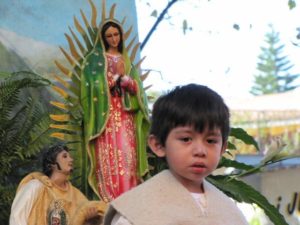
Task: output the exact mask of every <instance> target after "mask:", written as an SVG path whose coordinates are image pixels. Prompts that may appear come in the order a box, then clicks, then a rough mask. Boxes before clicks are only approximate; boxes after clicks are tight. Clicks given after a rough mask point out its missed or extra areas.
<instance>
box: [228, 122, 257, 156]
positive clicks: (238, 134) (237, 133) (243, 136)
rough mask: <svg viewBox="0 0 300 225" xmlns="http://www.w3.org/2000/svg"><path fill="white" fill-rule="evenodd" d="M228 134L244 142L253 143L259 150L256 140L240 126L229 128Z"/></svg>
mask: <svg viewBox="0 0 300 225" xmlns="http://www.w3.org/2000/svg"><path fill="white" fill-rule="evenodd" d="M230 136H232V137H235V138H237V139H239V140H241V141H243V142H244V143H245V144H248V145H254V147H255V148H256V150H257V151H258V150H259V147H258V144H257V142H256V141H255V140H254V138H253V137H252V136H250V135H249V134H248V133H247V132H246V131H245V130H243V129H242V128H233V127H232V128H231V131H230Z"/></svg>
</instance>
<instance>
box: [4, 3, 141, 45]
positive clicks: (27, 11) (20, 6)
mask: <svg viewBox="0 0 300 225" xmlns="http://www.w3.org/2000/svg"><path fill="white" fill-rule="evenodd" d="M117 1H118V0H117ZM129 1H132V2H134V0H129ZM93 2H94V4H95V5H96V7H97V10H98V21H99V17H100V14H101V10H100V6H101V2H102V0H93ZM106 2H107V4H106V8H107V9H109V8H110V7H111V5H112V2H111V1H109V0H106ZM126 3H127V2H126V1H118V4H117V5H118V6H117V7H116V13H115V15H116V16H117V17H118V19H119V20H122V19H123V17H124V16H125V15H126V16H127V23H128V24H132V23H135V20H136V15H132V14H130V13H129V12H130V10H131V9H132V7H134V4H133V5H131V4H129V5H128V4H126ZM80 9H82V11H83V12H84V13H85V15H86V17H87V19H88V20H89V18H90V15H91V7H90V4H89V2H88V0H65V1H62V0H51V1H47V0H0V28H2V29H6V30H10V31H13V32H16V33H17V34H18V35H21V36H24V37H29V38H32V39H34V40H36V41H41V42H45V43H47V44H50V45H62V44H65V43H66V40H65V36H64V33H69V29H68V27H69V26H70V27H72V28H73V29H74V30H76V29H75V28H74V20H73V17H74V16H76V18H77V19H78V20H79V22H80V23H81V24H83V22H82V17H81V15H80ZM107 14H108V10H107ZM119 17H120V18H119ZM126 25H127V24H126ZM133 32H137V31H136V30H133Z"/></svg>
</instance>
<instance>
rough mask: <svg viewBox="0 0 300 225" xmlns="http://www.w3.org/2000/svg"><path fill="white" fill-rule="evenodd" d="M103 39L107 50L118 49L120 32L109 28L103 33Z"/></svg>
mask: <svg viewBox="0 0 300 225" xmlns="http://www.w3.org/2000/svg"><path fill="white" fill-rule="evenodd" d="M104 34H105V39H106V41H107V43H108V45H109V48H118V45H119V43H120V32H119V30H118V29H117V28H115V27H109V28H108V29H107V30H106V31H105V33H104Z"/></svg>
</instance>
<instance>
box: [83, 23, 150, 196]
mask: <svg viewBox="0 0 300 225" xmlns="http://www.w3.org/2000/svg"><path fill="white" fill-rule="evenodd" d="M99 38H100V39H99V43H98V44H97V46H96V47H95V49H94V50H93V51H92V52H91V53H90V55H89V56H87V57H86V61H85V69H84V70H83V74H82V80H81V83H82V95H81V102H82V106H83V109H84V124H85V125H86V127H85V128H86V131H85V132H86V134H85V135H86V136H87V137H89V152H90V157H91V158H90V159H91V163H92V171H91V173H90V176H89V182H90V184H91V185H92V186H93V187H95V188H96V189H97V191H98V193H99V195H100V197H101V199H103V200H104V201H106V202H108V201H111V200H113V199H114V198H116V197H118V196H119V195H120V194H122V193H123V192H125V191H128V190H129V189H131V188H132V187H135V186H136V185H137V184H138V183H139V182H140V177H141V176H143V175H144V174H145V172H146V168H147V160H146V155H145V146H146V143H145V131H146V130H145V128H146V127H147V124H148V114H147V111H146V106H145V104H144V102H143V100H142V98H143V96H144V93H143V87H142V85H141V81H140V78H139V75H138V73H137V70H136V69H135V68H134V66H133V65H132V63H131V62H130V59H129V57H128V55H127V53H126V51H125V50H124V43H123V31H122V27H121V25H120V24H119V23H118V22H117V21H115V20H108V21H105V22H104V23H103V24H102V25H101V28H100V31H99ZM103 62H104V65H105V66H103ZM100 65H101V66H100Z"/></svg>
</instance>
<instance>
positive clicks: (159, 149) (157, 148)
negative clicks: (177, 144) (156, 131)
mask: <svg viewBox="0 0 300 225" xmlns="http://www.w3.org/2000/svg"><path fill="white" fill-rule="evenodd" d="M148 145H149V147H150V148H151V150H152V152H153V153H154V154H155V155H157V156H158V157H164V156H165V155H166V153H165V150H164V147H163V146H162V145H161V143H160V142H159V141H158V140H157V138H156V137H155V136H154V135H152V134H151V135H150V136H149V137H148Z"/></svg>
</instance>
